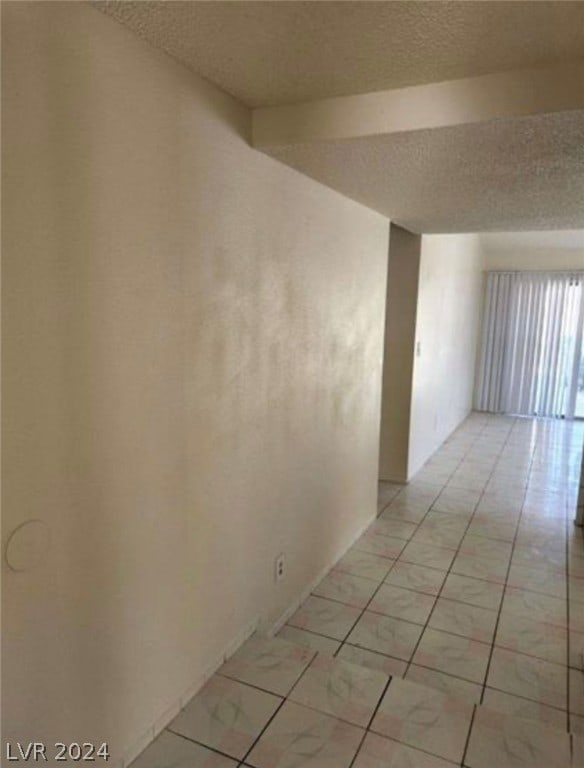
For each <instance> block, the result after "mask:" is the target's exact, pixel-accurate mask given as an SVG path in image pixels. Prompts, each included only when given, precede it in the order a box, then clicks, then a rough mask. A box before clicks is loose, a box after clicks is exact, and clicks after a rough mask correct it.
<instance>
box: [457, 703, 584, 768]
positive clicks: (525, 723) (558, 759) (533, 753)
mask: <svg viewBox="0 0 584 768" xmlns="http://www.w3.org/2000/svg"><path fill="white" fill-rule="evenodd" d="M465 764H466V765H467V766H469V768H493V766H497V768H566V766H568V765H569V764H570V737H569V736H568V734H567V733H561V732H559V731H556V730H555V729H552V728H548V727H547V726H544V725H542V724H541V723H537V724H536V723H532V722H530V721H529V720H521V719H519V718H510V717H509V716H508V715H506V714H503V713H501V712H496V711H495V710H492V709H488V708H486V707H479V708H478V709H477V712H476V714H475V718H474V721H473V725H472V729H471V734H470V739H469V743H468V750H467V753H466V757H465Z"/></svg>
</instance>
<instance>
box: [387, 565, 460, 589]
mask: <svg viewBox="0 0 584 768" xmlns="http://www.w3.org/2000/svg"><path fill="white" fill-rule="evenodd" d="M445 578H446V571H440V570H437V569H435V568H425V567H424V566H423V565H416V564H415V563H403V562H401V561H398V562H397V563H396V564H395V565H394V566H393V568H392V569H391V571H390V572H389V574H388V575H387V576H386V578H385V583H386V584H393V585H394V586H396V587H404V589H412V590H414V592H422V593H424V594H426V595H437V594H438V593H439V592H440V588H441V587H442V584H443V582H444V579H445Z"/></svg>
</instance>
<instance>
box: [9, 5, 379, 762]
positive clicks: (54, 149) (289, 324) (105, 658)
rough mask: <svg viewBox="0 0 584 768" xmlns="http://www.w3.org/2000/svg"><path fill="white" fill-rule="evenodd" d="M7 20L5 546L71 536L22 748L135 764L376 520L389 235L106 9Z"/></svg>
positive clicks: (16, 656)
mask: <svg viewBox="0 0 584 768" xmlns="http://www.w3.org/2000/svg"><path fill="white" fill-rule="evenodd" d="M2 6H3V7H2V11H3V80H4V81H3V96H4V103H3V133H4V135H3V138H4V142H5V147H6V150H7V151H6V153H5V159H4V180H5V188H4V196H3V204H4V210H3V216H4V222H3V223H4V227H3V230H4V231H3V240H4V241H3V250H4V285H3V299H4V317H5V327H4V339H5V340H4V374H5V377H4V413H5V421H4V430H5V433H4V466H3V470H4V477H5V485H4V494H3V501H4V521H3V544H5V542H6V538H7V536H8V535H9V533H10V532H11V531H12V530H13V529H14V528H15V527H16V526H17V525H18V524H19V523H20V522H22V521H24V520H27V519H30V518H40V519H42V520H44V521H45V522H46V523H48V525H49V526H50V528H51V533H52V545H51V549H50V552H49V556H48V558H47V559H46V561H45V562H44V563H43V564H42V565H41V566H39V567H38V568H37V569H36V570H33V571H30V572H24V573H14V572H10V571H8V570H7V569H6V565H5V564H3V568H4V573H3V576H4V579H3V589H4V594H3V610H4V615H3V619H4V627H3V629H4V633H5V634H4V639H3V649H2V650H3V677H4V679H3V687H4V690H3V695H4V702H5V706H4V707H3V718H4V722H3V726H4V736H5V737H6V738H9V739H12V740H17V739H18V740H20V741H25V742H27V741H29V740H37V741H39V740H40V741H47V742H52V741H54V740H56V739H59V740H63V741H68V740H80V739H83V740H88V741H92V740H93V741H96V740H97V741H100V742H101V741H109V743H110V745H111V750H112V753H113V760H112V762H111V763H110V764H111V765H116V764H117V761H118V760H119V758H120V755H121V754H122V753H123V752H124V751H125V750H127V749H129V748H131V747H132V743H134V741H135V740H137V739H140V738H142V737H143V736H144V737H147V736H148V735H149V734H150V735H151V734H152V726H153V725H154V724H155V723H157V725H158V727H160V726H161V725H163V724H164V721H165V717H166V716H167V715H168V712H169V711H170V712H171V711H172V708H174V707H175V706H176V704H177V702H178V701H179V699H180V697H181V696H182V695H184V694H185V693H186V692H188V691H189V690H192V687H193V686H194V685H195V684H197V682H198V681H200V680H201V676H202V675H203V674H204V673H205V672H206V671H208V669H209V668H210V666H212V665H213V664H214V663H215V662H216V661H217V659H218V656H219V654H220V653H221V651H222V649H224V648H225V647H226V646H227V645H228V644H229V643H230V642H232V641H234V640H236V639H237V638H238V637H241V636H242V635H243V633H245V632H246V630H247V629H248V628H249V627H250V626H251V625H252V624H253V623H254V622H255V621H256V620H260V621H261V622H262V624H263V625H264V626H267V625H269V624H270V623H271V622H273V621H274V620H275V619H276V618H277V617H278V616H279V615H280V614H281V613H282V612H283V611H284V610H286V609H287V608H288V607H289V606H290V605H291V604H292V603H293V602H294V601H295V600H297V599H298V598H299V596H300V594H301V593H302V591H303V590H304V589H305V588H306V587H307V586H308V585H309V583H310V582H311V580H313V579H315V578H316V577H317V575H318V574H319V573H320V572H321V571H322V569H323V568H325V567H327V566H328V565H330V564H331V563H332V562H333V561H334V560H335V559H336V557H337V556H338V555H339V554H340V553H341V552H342V551H343V550H344V549H345V548H346V547H347V546H348V545H349V543H350V542H351V540H352V538H353V537H354V536H355V534H356V533H357V531H358V530H359V529H360V528H361V527H362V526H363V525H364V524H365V523H366V522H367V521H368V520H369V519H370V518H371V517H372V516H373V515H374V512H375V501H376V480H377V476H376V475H377V471H376V470H377V459H378V437H379V417H380V386H381V384H380V377H381V357H382V345H383V312H384V301H385V296H384V285H385V277H386V264H387V242H388V223H387V220H386V219H384V218H383V217H381V216H379V215H377V214H374V213H372V212H371V211H369V210H367V209H365V208H363V207H361V206H359V205H358V204H356V203H353V202H351V201H349V200H347V199H344V198H342V197H341V196H339V195H338V194H336V193H335V192H332V191H330V190H328V189H326V188H324V187H322V186H320V185H319V184H317V183H314V182H312V181H310V180H308V179H306V178H304V177H302V176H301V175H299V174H297V173H295V172H294V171H292V170H290V169H289V168H286V167H285V166H283V165H280V164H278V163H276V162H274V161H273V160H271V159H270V158H268V157H266V156H264V155H262V154H258V153H256V152H255V151H253V150H252V149H250V148H249V145H248V140H247V137H248V131H249V127H250V124H249V123H250V121H249V114H248V112H247V111H246V110H245V109H243V108H242V107H241V106H239V105H238V104H237V103H236V102H234V101H233V100H232V99H230V98H229V97H227V96H225V95H222V94H221V93H219V92H218V91H217V90H215V89H214V88H213V87H211V86H209V85H206V84H205V83H204V82H202V81H201V80H199V79H198V78H197V77H196V76H194V75H193V74H192V73H189V72H188V71H187V70H186V69H183V68H181V67H180V66H179V65H178V64H176V63H174V62H173V61H171V60H170V59H169V58H167V57H166V56H165V55H163V54H161V53H158V52H156V51H154V50H153V49H150V48H149V47H148V46H147V45H146V44H144V43H142V42H141V41H139V40H138V39H137V38H134V37H133V36H132V35H131V34H130V33H129V32H127V31H125V30H124V29H122V28H121V27H119V26H117V25H116V24H115V23H114V22H113V21H111V20H109V19H107V18H105V17H103V16H102V15H101V14H99V13H97V12H96V11H95V10H93V9H91V8H89V7H87V6H82V5H81V4H77V3H63V4H56V3H39V4H35V3H14V4H13V3H3V4H2ZM282 551H283V552H285V553H286V556H287V567H288V575H287V578H286V580H285V581H284V582H283V583H282V584H281V585H278V587H277V588H276V585H275V584H274V579H273V561H274V558H275V556H276V555H277V554H278V553H279V552H282ZM8 703H9V706H8V705H7V704H8ZM169 708H170V709H169ZM165 713H166V715H165ZM157 719H158V720H157ZM149 729H150V730H149Z"/></svg>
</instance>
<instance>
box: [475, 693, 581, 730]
mask: <svg viewBox="0 0 584 768" xmlns="http://www.w3.org/2000/svg"><path fill="white" fill-rule="evenodd" d="M483 704H484V705H485V706H486V707H489V708H490V709H498V710H499V711H500V712H506V713H507V714H509V715H513V717H522V718H524V719H527V720H537V721H540V722H542V723H547V724H548V725H551V726H552V727H554V728H557V729H558V730H560V731H565V730H566V723H567V716H566V712H565V711H563V710H561V709H555V707H548V706H547V705H546V704H540V703H539V702H537V701H531V700H530V699H522V698H520V697H519V696H513V695H512V694H510V693H503V691H496V690H494V689H493V688H485V693H484V696H483Z"/></svg>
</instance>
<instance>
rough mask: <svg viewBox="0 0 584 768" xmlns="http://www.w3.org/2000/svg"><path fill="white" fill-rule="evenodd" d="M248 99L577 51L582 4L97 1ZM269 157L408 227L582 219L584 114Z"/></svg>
mask: <svg viewBox="0 0 584 768" xmlns="http://www.w3.org/2000/svg"><path fill="white" fill-rule="evenodd" d="M92 5H93V6H94V7H96V8H98V9H99V10H101V11H103V12H105V13H106V14H108V15H109V16H111V17H113V18H114V19H116V20H117V21H119V22H121V23H122V24H124V25H125V26H127V27H128V28H129V29H131V30H132V31H134V32H135V33H136V34H137V35H139V36H140V37H142V38H144V39H145V40H147V41H148V42H150V43H151V44H152V45H154V46H156V47H158V48H160V49H163V50H164V51H166V52H168V53H169V54H171V56H173V57H175V58H176V59H179V60H180V61H181V62H182V63H184V64H186V65H187V66H189V67H191V68H193V69H194V70H196V71H197V72H198V73H199V74H201V75H202V76H203V77H205V78H207V79H208V80H210V81H212V82H213V83H214V84H216V85H218V86H219V87H220V88H222V89H224V90H225V91H227V92H229V93H231V94H232V95H234V96H235V97H236V98H237V99H239V100H240V101H242V102H243V103H244V104H246V105H248V106H250V107H258V106H266V105H281V104H290V103H296V102H300V101H306V100H313V99H320V98H323V97H331V96H339V95H348V94H355V93H366V92H372V91H376V90H381V89H389V88H399V87H403V86H407V85H414V84H421V83H428V82H439V81H444V80H449V79H456V78H463V77H473V76H478V75H483V74H487V73H493V72H502V71H508V70H512V69H524V68H529V67H540V66H541V67H548V66H551V65H553V64H557V63H559V62H560V61H567V60H574V59H578V58H579V57H582V55H583V52H584V3H582V2H576V3H573V2H505V3H501V2H468V3H459V2H440V3H436V2H416V3H412V2H376V3H371V2H322V3H321V2H283V3H280V2H247V1H245V2H148V3H144V2H95V3H92ZM265 151H266V152H267V153H268V154H270V155H271V156H272V157H274V158H276V159H278V160H280V161H282V162H283V163H286V164H287V165H290V166H292V167H293V168H295V169H297V170H299V171H301V172H302V173H304V174H306V175H308V176H311V177H313V178H314V179H316V180H318V181H320V182H322V183H324V184H326V185H328V186H330V187H332V188H333V189H336V190H337V191H339V192H341V193H342V194H343V195H346V196H347V197H350V198H352V199H354V200H357V201H359V202H361V203H363V204H365V205H367V206H369V207H370V208H372V209H374V210H376V211H379V212H380V213H382V214H384V215H386V216H388V217H389V218H390V219H391V220H392V221H394V222H396V223H397V224H399V225H401V226H403V227H406V228H408V229H411V230H412V231H414V232H434V233H440V232H442V233H448V232H480V231H501V230H543V229H569V228H580V227H584V206H582V200H583V199H584V111H572V112H564V113H554V114H545V115H540V116H533V117H528V118H518V119H511V118H510V117H508V118H504V119H503V118H501V119H497V120H492V121H490V122H483V123H475V124H472V125H458V126H454V127H449V128H438V129H432V130H416V131H410V132H407V133H401V134H394V135H387V136H374V137H367V138H356V139H351V140H343V141H330V140H329V141H318V142H316V141H315V142H312V143H310V144H295V145H294V146H280V147H273V148H269V149H267V150H265Z"/></svg>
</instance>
